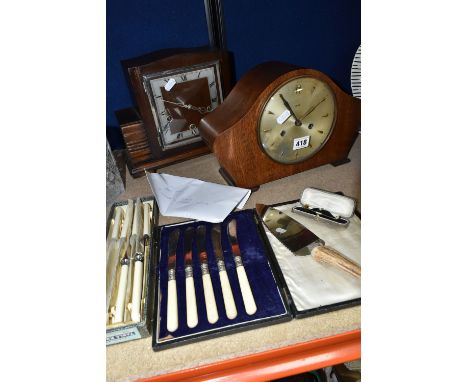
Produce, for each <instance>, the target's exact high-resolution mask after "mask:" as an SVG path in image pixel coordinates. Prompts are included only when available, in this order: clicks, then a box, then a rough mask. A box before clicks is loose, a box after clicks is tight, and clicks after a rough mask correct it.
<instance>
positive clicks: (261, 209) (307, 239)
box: [256, 204, 361, 277]
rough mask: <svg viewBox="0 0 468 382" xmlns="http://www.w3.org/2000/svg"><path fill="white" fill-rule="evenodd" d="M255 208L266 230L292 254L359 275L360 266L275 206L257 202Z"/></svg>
mask: <svg viewBox="0 0 468 382" xmlns="http://www.w3.org/2000/svg"><path fill="white" fill-rule="evenodd" d="M256 210H257V213H258V215H259V216H260V218H261V219H262V221H263V223H264V224H265V225H266V227H267V228H268V230H269V231H270V232H271V233H272V234H273V235H274V236H275V237H276V238H277V239H278V240H279V241H280V242H281V243H282V244H283V245H284V246H285V247H286V248H288V249H289V250H290V251H291V252H292V253H293V254H294V255H296V256H304V255H312V256H313V258H314V259H315V260H316V261H319V262H322V263H327V264H330V265H332V266H335V267H337V268H339V269H342V270H343V271H345V272H347V273H349V274H351V275H353V276H355V277H361V267H360V266H359V265H358V264H356V263H355V262H353V261H351V260H350V259H348V258H346V257H345V256H343V255H342V254H341V253H339V252H338V251H337V250H335V249H334V248H331V247H328V246H325V242H324V241H323V240H322V239H320V238H319V237H318V236H317V235H315V234H314V233H313V232H312V231H310V230H309V229H307V227H305V226H303V225H302V224H301V223H299V222H298V221H296V220H294V219H293V218H291V217H290V216H288V215H287V214H285V213H284V212H282V211H280V210H278V209H277V208H274V207H271V206H267V205H264V204H257V205H256Z"/></svg>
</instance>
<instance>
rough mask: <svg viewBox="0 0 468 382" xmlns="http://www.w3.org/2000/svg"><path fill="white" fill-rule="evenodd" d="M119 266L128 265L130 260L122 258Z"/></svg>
mask: <svg viewBox="0 0 468 382" xmlns="http://www.w3.org/2000/svg"><path fill="white" fill-rule="evenodd" d="M120 264H121V265H128V264H130V259H129V258H128V257H124V258H123V259H122V260H120Z"/></svg>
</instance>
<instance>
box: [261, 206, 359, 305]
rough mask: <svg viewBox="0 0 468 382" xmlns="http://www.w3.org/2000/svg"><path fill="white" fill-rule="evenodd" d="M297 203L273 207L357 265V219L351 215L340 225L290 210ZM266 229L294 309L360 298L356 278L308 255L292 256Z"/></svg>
mask: <svg viewBox="0 0 468 382" xmlns="http://www.w3.org/2000/svg"><path fill="white" fill-rule="evenodd" d="M298 205H300V204H299V203H297V204H296V203H293V204H287V205H283V206H278V207H276V208H277V209H279V210H281V211H283V212H284V213H286V214H287V215H289V216H291V217H292V218H293V219H295V220H297V221H298V222H300V223H301V224H303V225H304V226H306V227H307V228H308V229H310V230H311V231H312V232H314V233H315V234H316V235H317V236H318V237H320V238H321V239H322V240H324V241H325V245H327V246H330V247H332V248H334V249H336V250H337V251H339V252H341V253H342V254H343V255H344V256H346V257H348V258H349V259H350V260H353V261H354V262H356V263H357V264H361V221H360V219H358V218H357V217H356V216H355V215H354V216H353V217H352V218H351V219H350V222H349V225H348V226H347V227H341V226H338V225H334V224H332V223H325V222H320V221H316V220H314V219H311V218H308V217H305V216H302V215H299V214H296V213H294V212H292V211H291V209H292V207H294V206H298ZM266 232H267V236H268V239H269V241H270V244H271V247H272V249H273V251H274V253H275V255H276V258H277V260H278V263H279V265H280V267H281V271H282V272H283V275H284V278H285V280H286V283H287V285H288V288H289V291H290V292H291V296H292V298H293V300H294V304H295V305H296V308H297V310H298V311H303V310H308V309H313V308H318V307H320V306H324V305H329V304H334V303H338V302H343V301H347V300H351V299H355V298H360V297H361V280H360V279H359V278H356V277H354V276H352V275H350V274H348V273H346V272H344V271H342V270H340V269H336V268H335V267H333V266H330V265H327V264H321V263H318V262H317V261H315V260H314V259H313V258H312V256H310V255H308V256H295V255H294V254H293V253H292V252H291V251H290V250H289V249H287V248H286V247H285V246H284V245H283V244H281V242H280V241H279V240H278V239H277V238H276V237H275V236H273V234H271V233H270V232H269V231H268V229H266Z"/></svg>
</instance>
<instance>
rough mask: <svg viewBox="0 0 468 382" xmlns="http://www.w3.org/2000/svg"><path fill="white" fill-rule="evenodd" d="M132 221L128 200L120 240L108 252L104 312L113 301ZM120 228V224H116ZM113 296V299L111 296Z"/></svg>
mask: <svg viewBox="0 0 468 382" xmlns="http://www.w3.org/2000/svg"><path fill="white" fill-rule="evenodd" d="M132 220H133V200H131V199H129V200H128V204H127V211H126V213H125V219H124V222H123V225H122V230H121V231H120V239H119V240H118V241H117V240H114V244H113V245H112V250H111V251H110V252H109V257H108V259H107V264H106V311H107V312H108V311H109V306H110V302H111V299H112V300H114V299H115V293H114V285H115V280H116V274H117V272H118V270H117V268H118V264H119V258H120V254H121V253H122V251H123V248H124V247H125V245H126V244H127V241H128V238H129V234H130V227H131V224H132ZM116 221H117V219H115V221H114V228H115V227H116V226H115V224H116ZM118 226H120V222H119V223H118ZM112 235H116V231H115V230H113V233H112ZM113 294H114V298H112V295H113Z"/></svg>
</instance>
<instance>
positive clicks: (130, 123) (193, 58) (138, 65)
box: [116, 48, 233, 177]
mask: <svg viewBox="0 0 468 382" xmlns="http://www.w3.org/2000/svg"><path fill="white" fill-rule="evenodd" d="M217 60H218V61H219V68H220V81H221V91H222V93H223V97H226V96H227V94H228V93H229V92H230V90H231V88H232V78H233V77H232V67H231V61H232V59H231V54H230V53H229V52H227V51H222V50H217V49H212V48H193V49H164V50H161V51H157V52H154V53H150V54H147V55H144V56H141V57H138V58H135V59H131V60H126V61H123V62H122V65H123V67H124V70H125V72H126V75H127V80H128V82H129V85H130V88H131V89H132V96H133V98H134V102H135V104H136V105H137V108H129V109H124V110H119V111H116V116H117V119H118V121H119V124H120V127H121V130H122V135H123V139H124V141H125V144H126V147H127V154H128V166H129V170H130V173H131V174H132V176H135V177H138V176H142V175H144V173H145V170H150V169H153V170H154V169H157V168H160V167H164V166H167V165H170V164H173V163H176V162H179V161H183V160H187V159H190V158H193V157H196V156H199V155H203V154H207V153H209V152H210V150H209V148H208V147H206V145H205V143H204V142H203V141H199V142H194V143H191V144H188V145H185V146H181V147H176V148H173V149H169V150H162V148H161V146H160V144H159V137H158V132H157V127H156V123H155V121H154V116H153V113H152V110H151V104H150V101H149V99H148V96H147V94H146V93H145V89H144V85H143V76H144V75H146V74H151V73H158V72H164V71H168V70H175V69H178V68H190V67H193V66H197V65H201V64H204V63H207V62H211V61H217Z"/></svg>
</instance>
